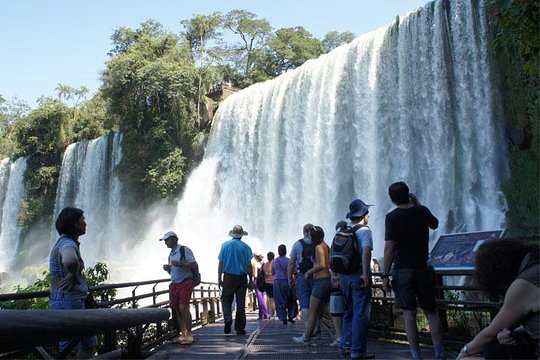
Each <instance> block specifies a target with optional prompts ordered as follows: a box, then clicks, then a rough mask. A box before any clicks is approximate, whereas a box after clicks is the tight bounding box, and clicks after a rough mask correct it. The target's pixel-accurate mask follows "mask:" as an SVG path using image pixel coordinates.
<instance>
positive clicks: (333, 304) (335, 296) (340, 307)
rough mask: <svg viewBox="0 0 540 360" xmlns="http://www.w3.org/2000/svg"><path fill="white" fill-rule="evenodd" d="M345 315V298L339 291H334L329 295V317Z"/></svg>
mask: <svg viewBox="0 0 540 360" xmlns="http://www.w3.org/2000/svg"><path fill="white" fill-rule="evenodd" d="M344 314H345V297H344V296H343V293H342V292H341V290H334V291H332V294H331V295H330V315H332V316H338V317H339V316H343V315H344Z"/></svg>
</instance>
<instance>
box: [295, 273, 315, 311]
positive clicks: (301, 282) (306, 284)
mask: <svg viewBox="0 0 540 360" xmlns="http://www.w3.org/2000/svg"><path fill="white" fill-rule="evenodd" d="M311 281H312V280H311V278H309V279H307V280H306V278H305V277H304V274H302V273H301V272H299V273H298V277H297V278H296V297H297V298H298V302H300V309H309V298H310V297H311V289H312V285H311Z"/></svg>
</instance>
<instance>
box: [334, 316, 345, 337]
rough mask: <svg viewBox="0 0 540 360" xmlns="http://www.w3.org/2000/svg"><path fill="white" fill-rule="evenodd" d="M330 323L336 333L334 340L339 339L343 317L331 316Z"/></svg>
mask: <svg viewBox="0 0 540 360" xmlns="http://www.w3.org/2000/svg"><path fill="white" fill-rule="evenodd" d="M332 323H333V324H334V331H335V332H336V339H341V327H342V325H343V316H332Z"/></svg>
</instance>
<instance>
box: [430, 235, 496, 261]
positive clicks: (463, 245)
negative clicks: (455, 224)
mask: <svg viewBox="0 0 540 360" xmlns="http://www.w3.org/2000/svg"><path fill="white" fill-rule="evenodd" d="M503 232H504V230H496V231H479V232H467V233H456V234H445V235H441V236H440V237H439V239H437V242H436V243H435V246H434V247H433V249H432V250H431V253H430V256H429V262H430V264H431V265H432V266H433V267H434V268H435V269H438V270H454V269H456V270H458V269H459V270H461V269H466V270H472V269H474V254H475V252H476V250H477V249H478V247H479V246H480V245H481V244H482V243H483V242H484V241H487V240H493V239H498V238H500V237H501V236H502V235H503Z"/></svg>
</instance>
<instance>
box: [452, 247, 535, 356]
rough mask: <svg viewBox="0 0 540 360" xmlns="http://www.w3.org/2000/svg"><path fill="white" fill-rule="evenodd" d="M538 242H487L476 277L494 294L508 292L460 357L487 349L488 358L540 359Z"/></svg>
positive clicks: (480, 250)
mask: <svg viewBox="0 0 540 360" xmlns="http://www.w3.org/2000/svg"><path fill="white" fill-rule="evenodd" d="M539 258H540V256H539V248H538V245H535V244H531V243H528V242H525V241H520V240H518V239H502V240H492V241H488V242H485V243H483V244H482V245H481V246H480V247H479V248H478V251H477V252H476V256H475V268H476V270H475V278H476V282H477V283H478V285H479V286H480V288H481V289H482V290H483V291H485V292H486V293H488V294H490V295H499V294H501V293H503V294H504V302H503V305H502V308H501V310H500V311H499V312H498V313H497V315H496V316H495V318H494V319H493V320H492V321H491V323H490V324H489V326H488V327H486V328H485V329H483V330H482V331H480V333H478V335H476V337H475V338H474V339H472V340H471V341H470V342H469V343H467V344H465V346H464V347H463V348H462V349H461V352H460V353H459V355H458V357H457V359H463V358H465V357H467V356H471V355H473V354H477V353H480V352H482V351H483V352H484V357H485V358H486V359H538V358H539V351H538V348H539V343H540V304H539V302H538V299H539V298H540V288H539V283H540V264H539V262H540V261H539Z"/></svg>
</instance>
